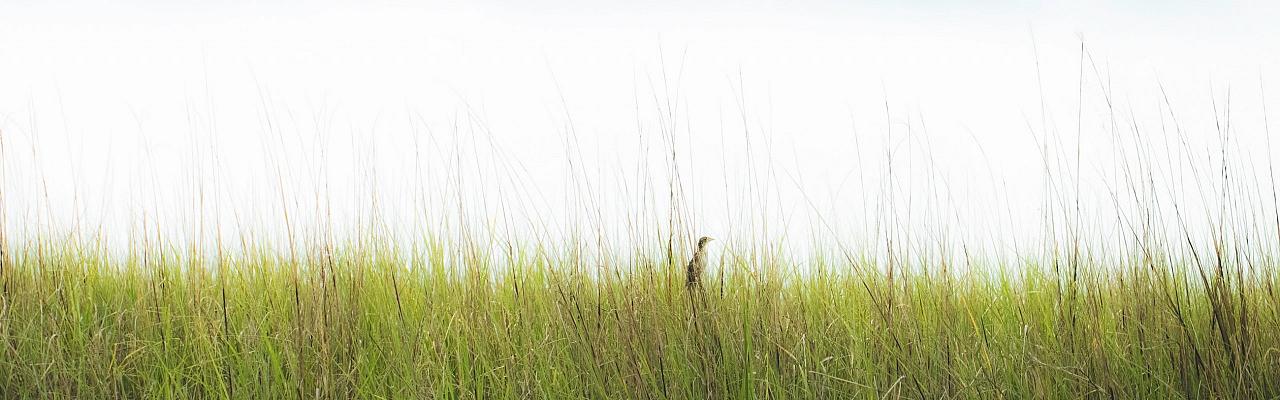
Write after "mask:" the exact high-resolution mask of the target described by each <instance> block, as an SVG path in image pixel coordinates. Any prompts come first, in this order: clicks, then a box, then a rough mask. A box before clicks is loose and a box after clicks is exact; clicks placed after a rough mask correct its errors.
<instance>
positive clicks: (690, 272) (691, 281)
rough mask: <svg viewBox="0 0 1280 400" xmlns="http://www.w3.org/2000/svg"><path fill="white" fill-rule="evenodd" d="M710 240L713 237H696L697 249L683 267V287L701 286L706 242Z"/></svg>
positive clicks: (704, 265) (705, 264) (705, 263)
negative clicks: (687, 263)
mask: <svg viewBox="0 0 1280 400" xmlns="http://www.w3.org/2000/svg"><path fill="white" fill-rule="evenodd" d="M712 240H715V239H712V238H710V237H707V236H703V237H702V238H700V239H698V250H697V251H695V252H693V259H692V260H689V265H688V266H686V267H685V271H684V272H685V287H687V288H689V289H693V288H695V287H702V270H703V268H705V267H706V266H707V259H706V250H707V243H709V242H711V241H712Z"/></svg>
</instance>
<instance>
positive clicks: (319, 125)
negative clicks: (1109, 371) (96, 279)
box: [0, 0, 1280, 240]
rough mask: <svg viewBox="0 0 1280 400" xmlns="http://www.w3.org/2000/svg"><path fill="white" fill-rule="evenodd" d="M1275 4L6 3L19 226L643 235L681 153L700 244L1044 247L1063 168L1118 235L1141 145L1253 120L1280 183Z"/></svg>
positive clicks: (1208, 143)
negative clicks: (896, 236) (638, 223)
mask: <svg viewBox="0 0 1280 400" xmlns="http://www.w3.org/2000/svg"><path fill="white" fill-rule="evenodd" d="M689 3H696V4H689ZM900 3H905V4H900ZM1273 4H1274V3H1273V2H1264V1H1256V2H1213V3H1212V4H1211V3H1210V2H1199V1H1172V2H1155V1H1124V2H1105V1H1076V2H1061V3H1040V2H1013V1H979V2H971V3H969V4H960V2H949V1H911V2H890V1H875V2H835V1H746V2H736V1H735V2H729V1H713V2H685V1H657V2H632V1H615V2H597V1H511V2H495V1H480V2H465V1H456V2H409V1H405V2H330V3H319V4H318V3H315V2H287V1H262V2H248V1H200V2H196V1H190V2H159V1H157V2H139V1H127V2H90V1H71V2H60V3H58V4H48V3H47V2H37V1H13V0H0V130H2V132H3V139H4V141H5V144H6V150H5V159H4V166H5V171H6V172H5V176H6V179H5V183H4V185H5V187H6V188H7V193H8V196H7V197H8V199H7V203H8V204H7V205H6V211H7V212H8V213H9V215H10V216H11V218H20V217H22V216H28V217H26V218H29V216H31V215H44V216H45V218H47V219H45V221H46V222H47V223H48V224H50V225H54V226H57V225H69V224H75V223H76V221H81V223H90V224H98V223H103V221H136V220H137V219H138V218H139V216H140V215H148V214H152V215H154V216H153V217H154V218H159V219H160V220H164V221H168V222H167V223H170V224H173V225H174V226H175V227H177V228H174V229H176V230H182V229H187V228H183V227H184V226H185V227H188V228H189V227H190V224H192V222H191V221H192V220H193V219H191V218H188V219H184V218H182V217H180V216H183V215H190V214H193V213H199V212H200V211H196V210H199V209H200V206H197V205H195V204H196V202H195V201H194V200H192V199H194V198H208V199H215V200H216V201H214V202H213V203H216V206H206V207H208V208H206V210H205V211H203V212H206V213H207V212H209V211H208V209H217V210H218V211H216V212H214V213H215V214H217V215H218V217H216V218H214V219H215V220H218V221H225V222H226V223H227V224H228V225H236V224H241V225H247V226H262V225H271V224H272V223H273V222H272V221H278V220H279V218H280V215H278V214H277V213H274V212H272V211H266V210H265V209H269V208H277V209H278V208H282V207H286V208H287V207H300V208H304V209H310V210H312V213H313V214H314V215H319V214H320V213H319V212H316V211H315V210H316V207H315V206H314V205H313V204H311V205H309V204H310V203H309V202H312V201H314V199H315V198H327V199H330V201H331V203H330V204H331V205H332V206H333V207H332V208H334V209H336V210H337V211H334V212H333V213H334V214H335V215H339V216H342V217H341V218H342V219H349V220H354V219H355V218H356V216H357V215H359V214H360V213H362V212H366V211H367V210H368V209H369V207H368V205H369V203H370V202H371V201H372V199H371V197H372V196H370V193H379V194H380V195H379V196H381V197H380V199H379V200H378V201H379V204H380V206H379V207H383V208H385V209H386V211H384V216H386V215H391V216H393V217H394V219H398V220H412V219H413V217H412V215H414V212H416V211H413V208H414V207H413V204H414V203H415V202H418V201H419V200H418V198H419V197H422V198H433V196H434V197H436V198H437V199H436V200H433V201H440V202H443V201H444V200H440V199H438V197H443V196H444V195H443V194H440V193H432V192H433V189H436V188H441V187H446V186H448V185H449V184H455V183H457V182H458V181H459V179H461V180H462V181H463V186H467V190H466V191H465V192H466V195H465V196H464V197H462V198H463V199H465V202H467V203H468V204H471V205H472V206H473V207H475V208H476V209H478V210H486V213H497V212H498V211H497V209H498V208H502V207H500V206H499V205H507V206H509V207H512V208H515V209H523V210H524V211H521V212H516V211H511V210H507V211H506V212H508V213H523V214H536V215H538V216H539V217H527V216H526V218H535V219H536V218H542V219H549V220H551V222H547V221H542V220H539V221H533V222H534V223H535V224H551V225H560V224H565V225H568V223H564V222H563V221H558V220H557V218H558V217H550V216H551V215H561V214H560V213H564V214H566V215H573V214H574V213H575V212H576V211H575V210H577V209H580V208H583V207H587V208H590V207H598V208H603V209H606V210H609V212H610V213H612V214H616V216H617V218H619V219H621V218H622V217H621V216H624V215H625V214H627V213H635V212H638V211H636V210H639V209H642V208H644V206H642V205H641V203H643V202H644V201H651V200H644V198H645V197H644V196H642V195H641V194H643V193H645V192H646V191H647V192H654V190H652V189H643V188H641V187H638V186H636V185H637V182H639V181H643V180H645V179H651V180H655V181H659V182H661V179H659V178H654V177H653V176H651V175H645V174H642V172H643V171H644V170H651V171H652V172H653V174H652V175H664V176H665V174H666V172H665V170H664V168H665V167H663V163H664V162H666V161H664V160H666V159H667V154H666V153H665V152H663V151H660V150H661V149H666V148H670V147H671V146H672V144H671V143H670V142H669V141H668V140H667V139H664V135H663V134H662V133H663V132H664V129H666V131H670V132H673V134H672V135H671V136H670V137H671V138H673V139H672V140H674V141H675V142H674V146H675V147H676V148H677V150H678V151H679V163H680V168H681V169H682V171H683V172H682V176H681V178H682V180H683V181H684V182H685V184H686V185H687V187H686V189H685V190H686V191H687V196H688V197H689V201H690V205H689V206H690V207H691V211H692V213H693V214H694V215H693V216H692V218H693V219H694V224H695V225H697V227H696V228H695V229H696V230H701V231H705V232H711V233H715V234H719V235H724V236H731V235H735V234H738V231H752V230H754V231H759V230H760V229H781V231H790V230H794V227H795V226H799V227H802V228H803V229H800V232H801V234H807V233H805V232H810V230H811V228H812V227H813V226H816V225H820V224H823V223H825V222H823V221H826V222H830V221H838V222H837V223H835V224H833V225H836V228H833V229H835V230H840V231H842V234H843V232H846V231H847V232H848V234H849V235H853V236H856V235H859V234H864V233H865V231H869V230H871V229H870V228H866V227H867V226H870V225H871V224H872V223H873V222H874V221H875V220H876V218H875V217H876V215H878V214H877V213H878V212H880V211H877V210H878V208H876V205H877V204H880V203H883V202H885V201H887V200H886V199H888V198H889V197H887V193H889V192H892V191H897V192H899V193H900V195H898V196H895V197H893V200H892V201H893V202H894V203H898V205H897V206H896V207H898V208H899V209H902V210H910V209H921V210H932V211H929V212H918V213H905V212H904V213H903V215H902V216H895V217H893V218H891V219H892V220H894V221H899V220H900V221H901V222H902V223H904V224H906V223H908V222H911V221H914V222H911V223H922V224H928V225H932V226H935V227H936V226H939V225H951V224H958V225H957V226H965V227H966V228H965V229H962V230H965V231H966V233H965V234H966V235H972V236H975V237H977V238H979V240H987V239H989V238H991V237H997V236H1001V235H1005V236H1008V235H1017V234H1015V233H1014V232H1023V231H1024V230H1026V229H1034V228H1035V227H1036V226H1037V223H1036V221H1037V218H1038V217H1037V216H1042V215H1043V212H1044V201H1045V200H1044V199H1045V198H1046V189H1045V182H1046V181H1045V174H1044V164H1045V163H1046V158H1050V159H1052V160H1051V163H1052V164H1054V165H1055V166H1056V167H1059V168H1061V169H1062V170H1063V171H1062V172H1059V174H1060V176H1059V179H1065V180H1066V181H1072V179H1069V178H1070V177H1071V176H1073V175H1072V174H1079V176H1080V181H1082V182H1083V183H1082V184H1081V187H1082V189H1081V190H1078V191H1072V193H1079V194H1080V195H1081V197H1083V198H1084V199H1085V200H1084V201H1085V202H1086V203H1087V204H1090V205H1096V206H1098V207H1100V208H1107V207H1108V206H1109V205H1111V202H1112V198H1111V197H1110V196H1109V195H1108V192H1107V191H1108V190H1110V189H1109V188H1111V189H1114V187H1115V186H1116V185H1120V184H1122V183H1123V182H1121V181H1120V179H1121V178H1120V177H1121V175H1120V174H1119V171H1120V168H1121V167H1122V163H1123V161H1124V159H1123V157H1120V156H1119V155H1121V154H1124V153H1125V152H1126V151H1129V150H1126V147H1125V146H1126V143H1129V145H1132V143H1133V142H1134V139H1133V138H1135V137H1137V136H1135V135H1134V134H1133V133H1132V132H1133V131H1135V130H1136V131H1139V132H1156V131H1161V130H1162V129H1164V130H1165V131H1166V132H1167V131H1168V129H1167V126H1168V123H1169V122H1171V121H1172V120H1173V119H1174V118H1175V117H1176V119H1177V123H1178V124H1181V126H1183V127H1184V129H1185V130H1186V132H1187V133H1186V136H1185V137H1187V138H1189V139H1190V140H1191V142H1190V143H1183V144H1182V145H1183V146H1191V148H1194V149H1195V150H1196V151H1195V152H1193V153H1194V154H1182V155H1181V156H1183V157H1203V158H1204V160H1206V161H1203V162H1205V163H1210V164H1205V165H1211V163H1212V162H1213V161H1212V159H1211V158H1212V157H1211V155H1212V154H1214V152H1215V151H1217V150H1216V149H1217V147H1213V146H1219V147H1220V146H1221V144H1222V140H1221V136H1220V135H1218V134H1217V133H1216V132H1217V131H1216V130H1215V126H1217V125H1215V122H1220V121H1222V120H1224V118H1223V117H1225V116H1226V114H1227V112H1226V110H1228V107H1227V104H1229V105H1230V107H1229V110H1230V119H1231V121H1232V129H1235V132H1237V133H1236V134H1234V135H1233V136H1232V138H1231V139H1230V140H1231V141H1232V143H1230V144H1229V146H1235V147H1234V149H1235V150H1234V151H1239V152H1241V154H1244V155H1245V156H1244V157H1241V158H1240V159H1241V160H1242V161H1241V162H1240V163H1241V168H1246V167H1248V168H1256V167H1258V166H1260V165H1261V164H1259V163H1261V162H1265V161H1266V160H1267V156H1269V154H1270V153H1271V152H1270V148H1269V147H1267V146H1269V145H1268V144H1267V142H1266V136H1265V135H1264V134H1263V133H1264V132H1265V129H1264V127H1263V124H1262V111H1261V110H1262V105H1263V101H1262V99H1263V97H1262V95H1263V89H1268V92H1269V93H1280V88H1275V84H1274V83H1272V82H1274V81H1275V80H1276V79H1280V78H1276V77H1273V76H1272V75H1275V74H1277V73H1280V52H1277V51H1276V48H1277V44H1280V28H1278V27H1277V24H1275V23H1274V21H1276V20H1277V18H1280V8H1277V6H1275V5H1273ZM1082 46H1083V50H1082ZM1162 87H1163V92H1162V91H1161V88H1162ZM1272 88H1275V89H1277V90H1270V89H1272ZM1169 107H1172V109H1173V111H1174V113H1172V114H1171V113H1169ZM1215 107H1217V108H1216V111H1215ZM1215 112H1216V113H1217V114H1215ZM1113 117H1114V118H1113ZM1215 117H1217V119H1216V120H1215ZM1113 121H1118V123H1116V124H1113V123H1112V122H1113ZM1135 127H1137V128H1135ZM1077 132H1079V134H1077ZM1121 133H1123V134H1121ZM1146 140H1149V141H1150V143H1148V144H1147V145H1146V146H1148V147H1151V146H1157V145H1158V146H1166V145H1167V144H1168V143H1175V144H1176V143H1179V142H1178V137H1175V136H1170V135H1158V134H1157V135H1154V139H1152V138H1148V139H1146ZM1077 143H1079V147H1078V148H1077V146H1076V144H1077ZM1153 143H1154V144H1153ZM1047 145H1048V147H1046V146H1047ZM1046 148H1052V150H1051V153H1052V154H1051V155H1050V156H1046V155H1045V154H1044V153H1042V151H1043V150H1044V149H1046ZM1077 150H1079V151H1077ZM1077 156H1078V158H1077ZM891 157H892V159H890V158H891ZM571 160H572V161H573V162H571ZM1077 160H1078V162H1077ZM1170 160H1172V161H1174V162H1172V163H1169V165H1166V166H1164V168H1163V170H1164V171H1163V172H1164V173H1165V178H1166V179H1168V180H1169V181H1170V182H1177V181H1179V179H1182V178H1185V177H1186V176H1188V175H1187V174H1190V173H1191V172H1190V171H1182V170H1181V168H1184V167H1185V165H1184V164H1179V163H1178V162H1176V161H1177V160H1174V158H1172V157H1171V158H1168V159H1166V160H1165V161H1166V162H1168V161H1170ZM1255 161H1256V162H1257V163H1254V162H1255ZM646 162H648V163H649V164H646ZM1247 163H1254V164H1253V165H1252V166H1247V165H1245V164H1247ZM890 168H892V169H893V171H892V174H891V172H890ZM459 171H464V172H459ZM748 171H753V172H751V173H748ZM374 176H376V178H374ZM886 177H892V179H889V178H886ZM197 182H199V183H203V184H199V183H197ZM889 182H892V183H893V185H895V186H894V187H895V189H893V190H892V191H890V190H888V189H887V188H888V187H889V186H887V185H888V183H889ZM326 184H327V185H326ZM1184 184H1185V183H1184ZM424 188H425V189H424ZM1183 188H1185V187H1183ZM321 192H323V193H326V194H325V195H323V196H318V195H317V193H321ZM582 192H589V193H590V194H589V195H585V196H584V195H581V193H582ZM42 193H49V194H48V196H47V197H46V196H45V195H43V194H42ZM281 193H284V195H281ZM583 197H589V198H595V199H598V203H593V204H594V206H592V205H585V204H582V201H581V199H582V198H583ZM659 197H661V196H659ZM282 198H283V199H284V200H282ZM575 199H577V200H575ZM1058 201H1062V199H1058ZM657 203H659V204H657V205H656V206H659V207H660V206H663V205H664V204H661V200H659V201H657ZM282 204H283V205H282ZM299 204H301V205H299ZM264 205H270V206H271V207H264ZM290 205H292V206H290ZM516 205H518V206H516ZM754 211H758V212H760V213H761V214H760V215H757V216H756V218H755V219H752V218H751V216H750V215H748V214H751V213H752V212H754ZM908 214H909V215H908ZM895 215H896V214H895ZM1105 215H1106V213H1104V212H1099V213H1098V215H1097V216H1095V217H1096V218H1097V219H1099V220H1103V221H1105V220H1107V218H1109V217H1106V216H1105ZM609 218H613V217H609ZM917 219H918V220H919V221H915V220H917ZM85 221H88V222H85ZM743 221H755V222H754V223H755V224H765V223H769V224H770V225H773V226H774V228H759V227H755V226H754V225H753V226H747V225H745V224H746V223H745V222H743ZM943 221H949V222H943ZM526 222H527V221H526ZM104 224H105V225H108V226H111V225H112V224H110V223H104ZM779 225H784V226H789V227H788V228H778V227H777V226H779ZM1019 225H1026V226H1019ZM119 226H128V227H127V228H125V227H119ZM10 229H11V230H12V229H14V228H10ZM108 229H118V230H120V231H122V232H124V231H127V230H128V229H136V223H135V224H134V225H129V224H127V223H123V222H122V223H119V224H117V227H116V228H108ZM224 229H225V228H224ZM562 231H563V232H570V231H571V230H570V229H567V228H566V229H563V230H562ZM793 233H794V232H793ZM984 238H987V239H984Z"/></svg>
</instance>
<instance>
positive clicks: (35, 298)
mask: <svg viewBox="0 0 1280 400" xmlns="http://www.w3.org/2000/svg"><path fill="white" fill-rule="evenodd" d="M62 244H64V243H59V242H42V244H40V245H35V246H29V247H22V248H17V249H13V250H11V253H10V256H9V258H8V259H6V268H5V271H4V275H3V288H4V289H3V290H4V292H3V293H4V296H3V304H2V305H0V340H2V343H3V348H2V349H0V352H3V355H4V356H3V357H0V377H3V384H2V385H0V388H3V389H2V390H0V392H2V394H3V396H4V397H6V398H34V397H39V398H139V397H165V398H210V397H217V398H228V397H234V398H281V397H286V398H293V397H305V398H313V397H320V398H351V397H361V398H422V397H439V398H530V397H540V398H602V397H606V398H815V397H817V398H886V397H888V398H899V397H902V398H1074V397H1098V398H1103V397H1106V398H1205V397H1231V398H1270V397H1275V396H1276V395H1277V393H1280V386H1278V385H1280V384H1278V383H1277V382H1280V350H1278V349H1280V332H1278V331H1280V330H1277V329H1275V328H1276V327H1277V326H1280V313H1278V312H1277V306H1278V305H1280V297H1278V296H1277V293H1276V292H1275V290H1274V287H1275V286H1276V284H1277V283H1280V282H1277V279H1278V278H1277V276H1276V274H1275V272H1274V270H1272V269H1268V270H1265V271H1261V272H1258V273H1255V274H1250V275H1239V274H1236V273H1229V272H1230V270H1229V269H1221V270H1218V272H1217V273H1212V274H1208V275H1207V276H1197V275H1196V273H1195V272H1194V270H1191V271H1188V270H1187V269H1185V268H1171V267H1177V265H1178V264H1179V263H1183V262H1187V261H1185V260H1171V261H1158V260H1152V259H1135V260H1133V261H1132V262H1130V263H1129V264H1126V265H1121V266H1117V267H1115V268H1107V269H1106V270H1105V272H1103V270H1102V269H1101V268H1098V267H1094V266H1085V267H1084V268H1083V269H1084V270H1085V272H1082V273H1080V274H1078V275H1075V277H1074V278H1073V277H1070V276H1064V275H1062V274H1054V273H1053V272H1052V269H1051V268H1048V267H1046V266H1044V265H1038V264H1025V265H1020V266H1019V269H1021V270H1022V271H1025V273H1023V274H1020V275H1019V276H1017V277H1014V276H1011V275H1001V274H963V275H960V274H957V275H955V276H946V275H940V274H923V273H902V274H901V275H899V276H898V277H897V278H896V279H894V280H893V281H889V280H886V279H885V277H884V276H883V275H880V274H874V273H873V274H864V273H849V272H848V271H856V270H860V268H859V266H857V265H853V264H857V263H859V262H860V261H857V260H840V259H836V258H818V259H816V260H814V261H813V262H812V263H811V264H810V265H808V268H813V270H812V273H807V274H803V275H788V273H786V272H785V271H787V270H789V269H791V268H793V267H791V266H788V265H779V266H778V268H775V269H763V268H759V266H758V265H749V264H746V263H743V262H742V261H738V260H737V259H735V258H732V257H727V258H725V262H726V263H728V265H729V267H728V268H723V269H722V271H725V272H724V276H723V279H715V280H708V281H707V282H706V286H705V289H706V290H705V293H703V294H702V297H701V298H696V297H695V296H693V295H691V294H690V293H688V292H687V291H686V286H685V285H684V277H683V275H681V274H682V272H683V271H682V270H681V269H680V268H667V267H666V266H664V265H636V266H634V269H633V270H632V272H630V273H627V274H605V275H601V276H598V277H587V276H584V275H583V274H577V273H571V272H566V271H573V270H574V268H571V267H569V266H566V265H563V263H564V262H566V261H562V260H564V258H562V257H559V256H558V255H556V254H544V253H537V252H531V253H525V254H522V255H520V256H518V257H517V258H515V259H513V260H511V261H510V265H503V266H502V267H503V268H500V270H503V271H507V272H505V273H502V274H496V275H495V274H493V273H491V271H492V266H485V265H476V266H474V267H469V268H461V269H459V268H453V267H452V266H450V265H446V263H445V262H444V261H443V260H444V259H445V257H444V254H437V253H434V252H431V251H428V252H426V253H424V254H422V257H418V258H415V259H406V258H404V257H401V256H398V255H396V254H395V253H391V252H386V251H376V250H370V249H368V248H361V247H345V248H335V249H332V251H329V252H324V253H317V254H311V255H304V256H300V257H298V258H290V257H285V256H282V255H281V254H280V253H279V252H276V251H270V250H260V251H254V252H246V253H245V254H242V255H236V256H229V255H222V256H221V257H215V258H212V259H207V258H205V257H200V256H197V255H192V254H180V253H176V252H174V251H166V250H164V248H163V247H161V246H157V248H156V249H154V250H148V251H143V252H140V253H139V254H138V255H136V256H132V257H127V258H123V259H115V258H112V257H107V256H104V255H101V254H100V253H98V252H97V251H95V250H93V248H92V247H72V246H65V245H62ZM60 245H62V246H60ZM435 251H442V249H440V248H437V249H436V250H435ZM770 262H776V263H785V262H786V261H783V260H780V259H779V260H773V261H770ZM205 263H212V264H215V265H207V264H205ZM1169 263H1173V265H1171V264H1169ZM769 270H772V271H777V272H761V271H769ZM788 276H792V277H793V278H788ZM795 276H803V277H800V278H794V277H795Z"/></svg>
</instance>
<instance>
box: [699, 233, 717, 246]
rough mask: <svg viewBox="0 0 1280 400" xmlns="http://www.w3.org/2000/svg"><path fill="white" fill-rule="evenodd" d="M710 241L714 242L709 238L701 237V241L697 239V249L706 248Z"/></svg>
mask: <svg viewBox="0 0 1280 400" xmlns="http://www.w3.org/2000/svg"><path fill="white" fill-rule="evenodd" d="M712 240H715V239H712V238H711V237H710V236H703V237H702V238H701V239H698V248H699V249H701V248H703V247H706V246H707V243H709V242H711V241H712Z"/></svg>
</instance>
